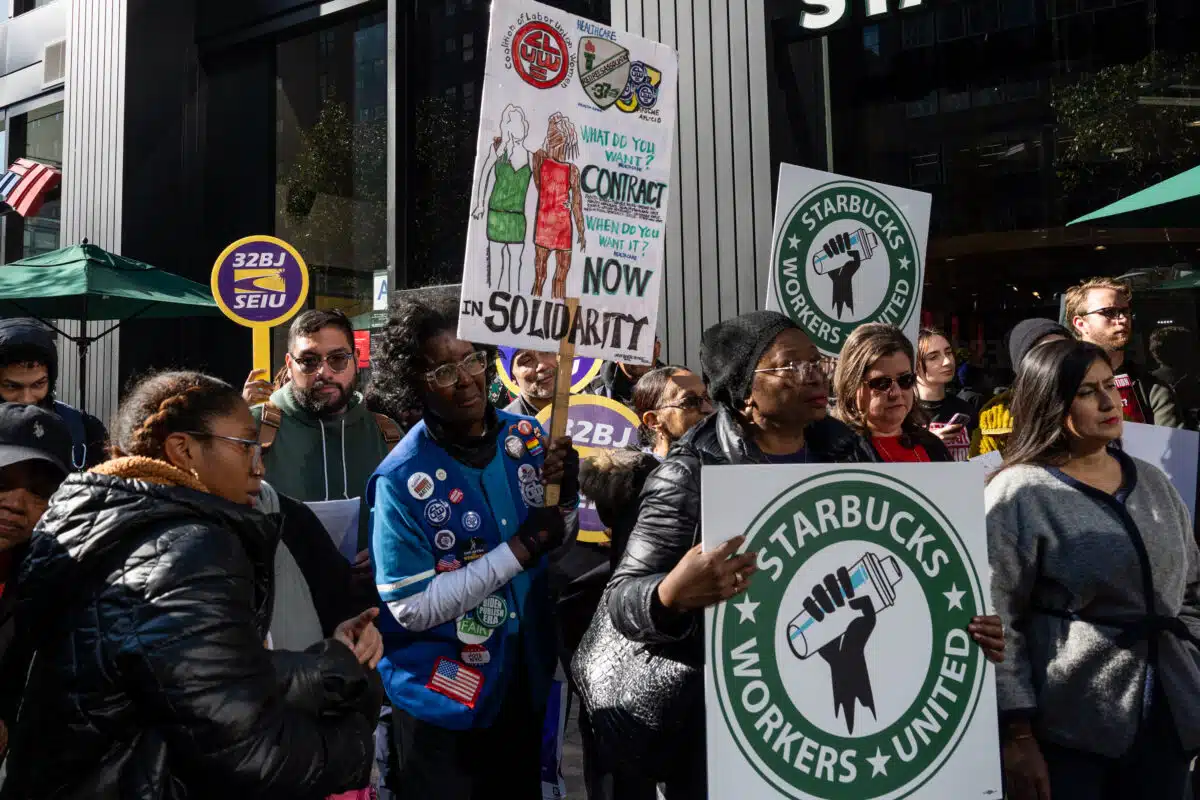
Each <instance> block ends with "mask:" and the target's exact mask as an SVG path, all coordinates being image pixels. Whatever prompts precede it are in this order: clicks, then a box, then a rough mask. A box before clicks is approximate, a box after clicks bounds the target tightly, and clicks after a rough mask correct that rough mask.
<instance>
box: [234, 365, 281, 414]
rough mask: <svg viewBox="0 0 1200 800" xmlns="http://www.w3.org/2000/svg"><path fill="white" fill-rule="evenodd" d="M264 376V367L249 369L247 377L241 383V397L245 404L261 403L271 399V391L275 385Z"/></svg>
mask: <svg viewBox="0 0 1200 800" xmlns="http://www.w3.org/2000/svg"><path fill="white" fill-rule="evenodd" d="M266 377H267V371H266V370H265V369H255V370H251V371H250V375H249V377H247V378H246V382H245V383H244V384H243V385H242V399H243V400H245V401H246V405H250V406H257V405H262V404H263V403H265V402H267V401H268V400H270V399H271V393H272V392H274V391H275V387H274V386H273V385H271V383H270V382H269V381H268V380H266Z"/></svg>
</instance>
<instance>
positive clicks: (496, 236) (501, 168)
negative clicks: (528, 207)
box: [487, 153, 533, 244]
mask: <svg viewBox="0 0 1200 800" xmlns="http://www.w3.org/2000/svg"><path fill="white" fill-rule="evenodd" d="M532 176H533V170H531V169H530V168H529V165H528V164H526V165H525V166H523V167H521V168H520V169H513V167H512V162H511V161H509V159H508V154H507V153H501V154H500V158H498V159H497V160H496V169H495V179H494V181H493V183H492V196H491V198H489V200H488V222H487V238H488V239H489V240H490V241H493V242H499V243H501V244H525V195H526V193H527V192H528V191H529V179H530V178H531V177H532Z"/></svg>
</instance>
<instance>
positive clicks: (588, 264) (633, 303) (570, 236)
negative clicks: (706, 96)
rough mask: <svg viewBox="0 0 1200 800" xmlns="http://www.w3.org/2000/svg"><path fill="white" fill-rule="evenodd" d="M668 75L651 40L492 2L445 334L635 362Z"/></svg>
mask: <svg viewBox="0 0 1200 800" xmlns="http://www.w3.org/2000/svg"><path fill="white" fill-rule="evenodd" d="M678 71H679V70H678V58H677V56H676V54H675V51H674V50H672V49H671V48H669V47H667V46H665V45H662V44H657V43H655V42H651V41H649V40H647V39H643V38H641V37H638V36H634V35H632V34H629V33H624V32H621V31H615V30H612V29H611V28H607V27H605V26H603V25H600V24H598V23H595V22H591V21H589V20H586V19H582V18H580V17H576V16H573V15H571V14H568V13H566V12H563V11H558V10H557V9H554V8H551V7H549V6H545V5H541V4H539V3H534V2H528V1H527V0H495V2H493V3H492V23H491V34H490V36H489V37H488V59H487V67H486V71H485V74H484V85H483V108H482V112H481V117H480V128H479V144H478V150H477V154H476V163H475V186H474V190H473V198H472V212H471V219H470V222H469V225H468V231H467V248H466V259H465V263H464V267H463V283H462V307H461V315H460V322H459V335H460V336H462V337H463V338H464V339H468V340H471V341H475V342H485V343H488V344H503V345H510V346H513V347H528V348H532V349H535V350H541V351H546V352H555V351H557V350H558V342H559V341H560V340H562V339H564V338H569V339H570V340H571V341H573V342H574V343H575V345H576V347H577V350H576V352H577V355H579V356H584V357H591V358H600V359H611V360H616V361H625V362H631V363H643V364H648V363H650V361H651V359H652V357H653V352H654V332H655V327H656V321H657V320H656V318H657V315H658V296H659V291H660V289H661V286H662V262H663V242H664V230H665V227H666V220H667V197H668V194H669V182H670V175H671V149H672V146H673V144H674V133H675V107H676V91H677V84H678ZM567 297H577V298H579V313H578V314H577V315H576V317H575V320H574V322H572V321H571V319H570V315H569V314H568V313H567V308H566V305H565V303H564V302H563V301H564V300H565V299H566V298H567Z"/></svg>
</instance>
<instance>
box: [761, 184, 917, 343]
mask: <svg viewBox="0 0 1200 800" xmlns="http://www.w3.org/2000/svg"><path fill="white" fill-rule="evenodd" d="M775 215H776V220H775V238H774V243H773V245H772V251H771V279H770V288H769V290H768V297H767V307H768V308H774V309H777V310H780V311H783V312H784V313H786V314H788V315H789V316H790V317H791V318H792V319H794V320H795V321H796V322H797V324H799V325H800V326H801V327H802V328H803V329H804V330H805V331H806V332H807V333H808V334H809V336H810V337H811V338H812V340H813V342H814V343H815V344H816V345H817V347H818V348H819V349H820V350H821V352H822V353H825V354H826V355H836V354H837V353H838V352H840V351H841V349H842V345H843V344H844V343H845V341H846V337H848V336H849V335H850V332H851V331H852V330H854V329H855V328H856V327H858V326H859V325H861V324H863V323H865V322H885V323H889V324H892V325H896V326H899V327H901V328H903V329H905V331H906V332H909V333H910V335H914V334H915V333H916V326H917V324H918V319H919V316H920V315H919V311H920V307H921V289H922V285H923V283H924V279H923V275H924V263H925V242H926V237H927V235H928V227H929V195H926V194H921V193H919V192H911V191H908V190H905V189H899V188H896V187H891V186H883V185H881V184H875V183H871V182H869V181H860V180H855V179H852V178H845V177H842V176H838V175H833V174H830V173H825V172H817V171H815V170H809V169H803V168H800V167H793V166H791V165H789V164H784V165H782V166H781V168H780V178H779V196H778V199H777V201H776V207H775ZM914 338H915V336H914Z"/></svg>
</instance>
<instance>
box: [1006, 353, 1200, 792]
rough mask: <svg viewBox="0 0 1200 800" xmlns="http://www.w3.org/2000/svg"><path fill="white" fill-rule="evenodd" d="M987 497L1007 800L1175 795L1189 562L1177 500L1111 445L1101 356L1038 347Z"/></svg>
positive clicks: (1189, 691)
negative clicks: (1000, 640)
mask: <svg viewBox="0 0 1200 800" xmlns="http://www.w3.org/2000/svg"><path fill="white" fill-rule="evenodd" d="M1014 394H1015V400H1014V405H1013V417H1014V420H1015V427H1014V430H1013V435H1012V439H1011V440H1010V443H1009V446H1008V451H1007V452H1006V454H1005V467H1004V468H1003V469H1002V470H1001V471H1000V472H998V473H997V474H996V475H995V476H994V477H993V479H992V480H991V482H990V483H989V485H988V487H987V493H986V503H987V533H988V554H989V558H990V560H991V564H992V602H993V603H994V605H995V607H996V611H997V612H999V614H1000V616H1001V618H1002V619H1003V620H1004V628H1005V632H1006V643H1007V659H1006V660H1005V661H1004V662H1003V663H1001V664H998V665H997V668H996V675H997V678H996V683H997V690H998V695H999V703H1000V713H1001V721H1002V725H1003V733H1002V736H1003V757H1004V767H1005V773H1006V779H1007V782H1008V789H1009V796H1010V797H1012V798H1016V800H1024V799H1025V798H1029V799H1030V800H1050V798H1053V800H1076V799H1078V800H1109V799H1110V798H1139V800H1140V799H1141V798H1144V799H1145V800H1159V798H1161V799H1162V800H1181V799H1182V798H1183V796H1184V792H1185V789H1186V785H1187V769H1188V762H1189V760H1190V756H1191V754H1192V753H1194V752H1195V751H1196V750H1197V748H1200V651H1198V649H1197V638H1196V637H1197V635H1198V634H1200V598H1198V589H1200V554H1198V552H1197V549H1196V544H1195V542H1194V540H1193V538H1192V524H1191V520H1190V519H1189V517H1188V512H1187V509H1186V507H1185V506H1184V504H1183V501H1182V500H1181V499H1180V497H1179V495H1178V493H1177V492H1176V491H1175V489H1174V488H1173V487H1172V486H1171V484H1170V482H1169V481H1168V480H1167V477H1166V476H1165V475H1164V474H1163V473H1162V472H1160V471H1159V470H1158V469H1156V468H1155V467H1153V466H1151V465H1150V464H1147V463H1145V462H1142V461H1138V460H1137V459H1133V458H1130V457H1129V456H1127V455H1125V454H1124V453H1122V452H1121V451H1120V450H1119V449H1117V448H1115V447H1112V446H1111V445H1112V444H1113V443H1114V442H1116V440H1117V439H1118V438H1119V437H1120V435H1121V426H1122V415H1121V398H1120V395H1119V394H1118V392H1117V389H1116V387H1115V385H1114V380H1113V371H1112V367H1111V365H1110V364H1109V360H1108V357H1107V356H1106V355H1105V354H1104V352H1103V351H1102V350H1100V349H1098V348H1096V347H1093V346H1092V345H1088V344H1083V343H1078V342H1073V341H1058V342H1049V343H1046V344H1042V345H1039V346H1038V347H1037V348H1035V349H1034V350H1033V351H1031V352H1030V354H1029V355H1028V356H1027V357H1026V359H1025V361H1024V362H1023V364H1022V365H1021V373H1020V375H1019V376H1018V378H1017V384H1016V389H1015V392H1014Z"/></svg>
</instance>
